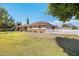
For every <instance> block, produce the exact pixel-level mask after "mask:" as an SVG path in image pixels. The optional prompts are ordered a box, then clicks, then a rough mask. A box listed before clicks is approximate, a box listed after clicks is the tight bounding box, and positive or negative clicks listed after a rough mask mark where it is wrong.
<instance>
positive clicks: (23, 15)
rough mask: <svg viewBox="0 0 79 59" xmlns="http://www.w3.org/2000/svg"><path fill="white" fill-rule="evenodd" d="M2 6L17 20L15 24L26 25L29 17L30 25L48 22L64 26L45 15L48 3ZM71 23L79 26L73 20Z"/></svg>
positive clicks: (8, 4) (55, 19)
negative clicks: (37, 22)
mask: <svg viewBox="0 0 79 59" xmlns="http://www.w3.org/2000/svg"><path fill="white" fill-rule="evenodd" d="M0 6H1V7H4V8H6V9H7V10H8V13H9V14H10V15H11V16H12V17H13V18H14V19H15V22H22V23H23V24H25V23H26V19H27V17H28V18H29V20H30V23H32V22H36V21H46V22H49V23H51V24H56V25H61V24H62V22H60V21H58V19H57V18H55V17H52V16H49V15H47V14H46V13H45V11H46V10H47V7H48V4H46V3H26V4H24V3H4V4H3V3H2V4H0ZM70 22H71V23H73V24H76V25H79V22H78V21H75V20H71V21H70Z"/></svg>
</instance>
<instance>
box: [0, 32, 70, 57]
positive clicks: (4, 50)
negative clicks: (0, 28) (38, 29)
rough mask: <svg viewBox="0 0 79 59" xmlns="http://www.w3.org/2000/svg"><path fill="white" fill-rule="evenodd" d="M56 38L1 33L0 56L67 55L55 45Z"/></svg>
mask: <svg viewBox="0 0 79 59" xmlns="http://www.w3.org/2000/svg"><path fill="white" fill-rule="evenodd" d="M59 36H60V35H59ZM56 37H57V35H54V34H46V33H27V32H1V33H0V55H2V56H5V55H8V56H10V55H11V56H37V55H38V56H62V55H67V53H66V52H64V49H63V48H62V47H60V46H59V45H58V44H57V42H56ZM68 37H69V36H68Z"/></svg>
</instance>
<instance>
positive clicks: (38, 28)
mask: <svg viewBox="0 0 79 59" xmlns="http://www.w3.org/2000/svg"><path fill="white" fill-rule="evenodd" d="M53 29H55V26H53V25H52V24H50V23H48V22H43V21H39V22H34V23H31V24H25V25H21V26H17V27H16V31H27V32H39V33H44V32H47V31H52V30H53Z"/></svg>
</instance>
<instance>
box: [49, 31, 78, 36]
mask: <svg viewBox="0 0 79 59" xmlns="http://www.w3.org/2000/svg"><path fill="white" fill-rule="evenodd" d="M47 33H54V34H72V35H79V30H52V31H47Z"/></svg>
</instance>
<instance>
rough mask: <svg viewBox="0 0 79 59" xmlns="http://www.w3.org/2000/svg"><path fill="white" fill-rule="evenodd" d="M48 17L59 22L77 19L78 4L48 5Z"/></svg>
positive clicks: (78, 15)
mask: <svg viewBox="0 0 79 59" xmlns="http://www.w3.org/2000/svg"><path fill="white" fill-rule="evenodd" d="M47 13H48V14H49V15H52V16H55V17H57V18H59V20H60V21H63V22H66V21H70V19H72V17H73V16H75V19H79V4H78V3H50V4H48V11H47Z"/></svg>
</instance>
